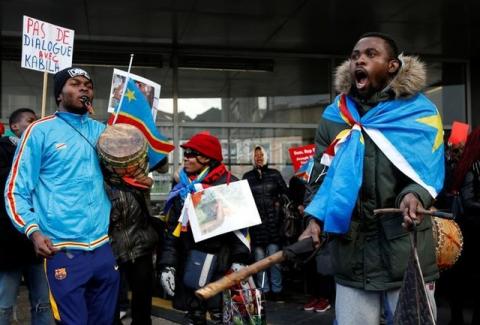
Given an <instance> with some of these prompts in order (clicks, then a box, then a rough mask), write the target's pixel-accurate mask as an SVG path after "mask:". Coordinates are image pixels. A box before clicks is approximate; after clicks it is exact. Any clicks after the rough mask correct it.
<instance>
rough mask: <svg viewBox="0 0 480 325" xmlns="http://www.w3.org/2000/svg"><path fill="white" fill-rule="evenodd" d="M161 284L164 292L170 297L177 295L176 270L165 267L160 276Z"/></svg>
mask: <svg viewBox="0 0 480 325" xmlns="http://www.w3.org/2000/svg"><path fill="white" fill-rule="evenodd" d="M160 284H161V285H162V288H163V290H165V292H166V293H167V294H168V295H169V296H173V295H174V294H175V268H174V267H171V266H167V267H165V268H164V269H163V270H162V272H161V274H160Z"/></svg>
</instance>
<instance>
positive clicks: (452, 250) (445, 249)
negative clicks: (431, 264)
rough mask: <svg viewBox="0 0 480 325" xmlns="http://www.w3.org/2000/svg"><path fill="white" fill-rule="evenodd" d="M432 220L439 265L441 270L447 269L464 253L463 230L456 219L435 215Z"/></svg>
mask: <svg viewBox="0 0 480 325" xmlns="http://www.w3.org/2000/svg"><path fill="white" fill-rule="evenodd" d="M432 221H433V222H432V223H433V239H434V242H435V243H436V255H437V265H438V268H439V269H440V270H446V269H448V268H451V267H452V266H453V265H454V264H455V262H456V261H457V260H458V258H459V257H460V255H461V253H462V247H463V235H462V231H461V230H460V227H459V226H458V224H457V223H456V222H455V221H454V220H451V219H444V218H438V217H433V218H432Z"/></svg>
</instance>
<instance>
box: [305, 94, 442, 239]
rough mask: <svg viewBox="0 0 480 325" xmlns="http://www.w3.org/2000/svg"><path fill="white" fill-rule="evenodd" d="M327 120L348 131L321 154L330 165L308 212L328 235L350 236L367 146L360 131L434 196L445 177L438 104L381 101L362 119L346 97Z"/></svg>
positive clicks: (418, 100) (419, 99)
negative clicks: (344, 127)
mask: <svg viewBox="0 0 480 325" xmlns="http://www.w3.org/2000/svg"><path fill="white" fill-rule="evenodd" d="M323 118H325V119H327V120H330V121H333V122H336V123H341V124H347V126H348V128H347V129H346V130H344V131H342V132H340V133H339V134H338V135H337V137H336V139H335V140H334V141H333V142H332V144H331V145H330V146H329V147H328V148H327V149H326V150H325V152H324V154H323V156H322V160H321V162H322V164H324V165H327V166H330V167H329V169H328V171H327V175H326V176H325V178H324V180H323V183H322V185H321V186H320V188H319V189H318V191H317V193H316V195H315V197H314V198H313V200H312V202H311V203H310V205H309V206H308V207H307V208H306V210H305V211H306V212H307V213H309V214H311V215H313V216H314V217H316V218H318V219H319V220H322V221H323V222H324V228H325V231H327V232H332V233H340V234H342V233H346V232H347V231H348V229H349V226H350V219H351V214H352V211H353V208H354V206H355V202H356V200H357V196H358V192H359V190H360V186H361V184H362V177H363V158H364V152H365V144H364V139H363V135H362V132H361V131H362V130H363V131H365V133H366V134H368V136H369V137H370V138H371V139H372V140H373V142H375V144H376V145H377V146H378V147H379V148H380V150H381V151H382V152H383V153H384V154H385V156H386V157H387V158H388V159H389V160H390V161H391V162H392V164H394V165H395V166H396V167H397V168H398V169H399V170H400V171H402V172H403V173H404V174H405V175H407V176H408V177H409V178H410V179H412V180H413V181H414V182H415V183H417V184H419V185H420V186H422V187H423V188H425V189H426V190H427V191H428V192H429V193H430V195H432V197H436V196H437V194H438V192H439V191H440V190H441V189H442V186H443V179H444V168H445V167H444V152H443V151H444V150H443V127H442V121H441V118H440V114H439V113H438V111H437V109H436V107H435V105H434V104H433V103H432V102H430V100H428V98H426V97H425V96H424V95H423V94H418V95H416V96H413V97H411V98H408V99H397V100H391V101H385V102H381V103H379V104H378V105H377V106H375V107H373V108H371V109H370V110H369V111H368V112H367V113H366V114H365V115H363V116H362V117H360V115H359V114H358V112H357V110H356V106H355V103H354V102H353V101H352V100H351V99H350V98H349V97H348V96H346V95H340V96H338V97H337V98H336V99H335V101H334V102H333V103H332V104H331V105H329V106H328V107H327V108H326V110H325V112H324V114H323Z"/></svg>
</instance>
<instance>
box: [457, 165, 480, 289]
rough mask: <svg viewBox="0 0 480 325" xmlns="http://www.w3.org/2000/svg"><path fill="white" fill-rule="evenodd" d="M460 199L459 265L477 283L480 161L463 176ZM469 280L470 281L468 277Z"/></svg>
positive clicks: (478, 276) (479, 227)
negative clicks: (461, 243)
mask: <svg viewBox="0 0 480 325" xmlns="http://www.w3.org/2000/svg"><path fill="white" fill-rule="evenodd" d="M460 198H461V202H462V207H463V214H462V215H460V216H457V217H458V219H457V221H458V224H459V225H460V227H461V229H462V233H463V251H462V256H461V257H460V261H459V262H460V263H459V264H462V266H463V267H464V268H465V271H466V274H467V275H469V276H473V280H474V281H478V280H480V279H479V278H480V275H479V273H478V271H477V267H476V262H477V257H478V250H479V249H480V241H479V240H478V234H479V231H480V161H476V162H474V163H473V166H472V168H471V169H470V171H469V172H468V173H467V174H466V175H465V179H464V181H463V184H462V188H461V190H460ZM456 267H457V265H456ZM469 280H471V278H470V277H469Z"/></svg>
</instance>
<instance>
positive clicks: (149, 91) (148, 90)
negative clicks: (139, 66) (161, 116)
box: [108, 69, 161, 120]
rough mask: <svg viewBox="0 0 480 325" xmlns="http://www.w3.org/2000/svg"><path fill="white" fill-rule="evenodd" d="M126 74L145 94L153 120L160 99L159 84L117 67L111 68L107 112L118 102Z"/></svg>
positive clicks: (113, 109)
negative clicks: (111, 74)
mask: <svg viewBox="0 0 480 325" xmlns="http://www.w3.org/2000/svg"><path fill="white" fill-rule="evenodd" d="M127 75H128V78H129V79H133V81H135V83H136V84H137V86H138V89H140V91H141V92H142V93H143V94H144V95H145V98H146V99H147V102H148V104H149V105H150V107H151V109H152V116H153V119H154V120H155V117H156V116H157V115H156V114H157V110H158V102H159V99H160V90H161V86H160V85H159V84H158V83H156V82H153V81H151V80H149V79H146V78H143V77H141V76H137V75H136V74H133V73H128V72H126V71H122V70H119V69H113V76H112V86H111V88H110V98H109V101H108V103H109V104H108V112H109V113H113V112H114V111H115V108H116V107H117V106H118V104H119V103H120V100H121V98H122V92H123V88H124V87H125V80H126V79H127Z"/></svg>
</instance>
